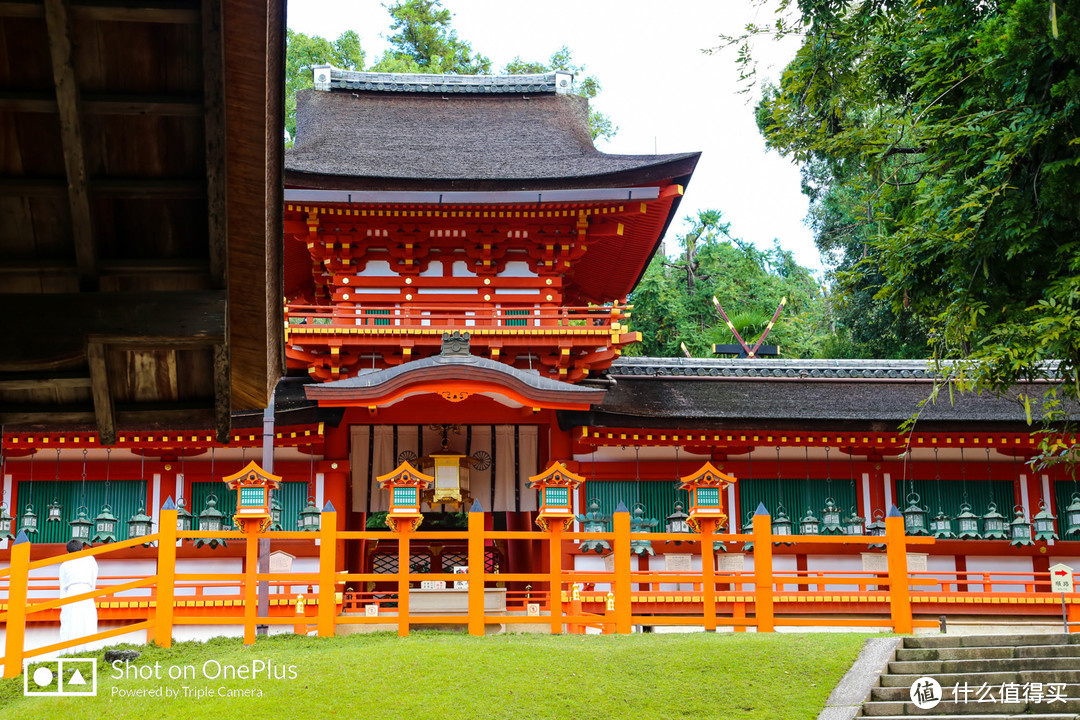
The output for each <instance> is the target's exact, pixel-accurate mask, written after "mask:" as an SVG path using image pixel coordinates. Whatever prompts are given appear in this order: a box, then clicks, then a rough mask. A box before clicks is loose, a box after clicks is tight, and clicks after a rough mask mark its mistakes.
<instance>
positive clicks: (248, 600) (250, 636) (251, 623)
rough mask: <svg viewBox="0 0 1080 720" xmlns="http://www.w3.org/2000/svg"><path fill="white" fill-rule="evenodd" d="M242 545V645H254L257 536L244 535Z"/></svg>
mask: <svg viewBox="0 0 1080 720" xmlns="http://www.w3.org/2000/svg"><path fill="white" fill-rule="evenodd" d="M244 543H245V544H246V546H245V553H244V644H245V645H254V644H255V618H256V616H257V615H258V610H259V594H258V590H259V584H258V582H256V581H255V573H256V572H258V570H259V534H258V533H256V532H247V533H244ZM321 590H322V588H321V587H320V591H321Z"/></svg>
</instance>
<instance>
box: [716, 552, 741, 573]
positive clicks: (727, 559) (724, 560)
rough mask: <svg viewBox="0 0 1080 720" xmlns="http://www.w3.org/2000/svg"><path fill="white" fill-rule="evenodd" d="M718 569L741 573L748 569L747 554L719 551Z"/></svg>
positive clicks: (717, 557) (718, 570)
mask: <svg viewBox="0 0 1080 720" xmlns="http://www.w3.org/2000/svg"><path fill="white" fill-rule="evenodd" d="M716 571H717V572H730V573H739V572H745V571H746V555H744V554H742V553H719V554H717V555H716Z"/></svg>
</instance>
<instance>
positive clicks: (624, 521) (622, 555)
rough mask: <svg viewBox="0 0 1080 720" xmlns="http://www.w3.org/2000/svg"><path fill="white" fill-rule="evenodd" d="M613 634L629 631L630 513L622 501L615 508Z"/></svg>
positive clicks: (630, 612)
mask: <svg viewBox="0 0 1080 720" xmlns="http://www.w3.org/2000/svg"><path fill="white" fill-rule="evenodd" d="M614 526H615V542H614V544H613V545H614V552H615V632H617V633H619V634H620V635H628V634H629V633H630V632H631V630H632V627H631V623H630V617H631V615H632V614H633V613H632V609H631V593H630V511H629V510H627V509H626V505H624V504H623V502H622V500H620V501H619V506H618V507H616V508H615V515H614Z"/></svg>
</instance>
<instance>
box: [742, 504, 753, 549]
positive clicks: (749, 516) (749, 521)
mask: <svg viewBox="0 0 1080 720" xmlns="http://www.w3.org/2000/svg"><path fill="white" fill-rule="evenodd" d="M753 529H754V511H753V510H748V511H747V512H746V521H745V522H744V523H743V532H745V533H747V534H750V533H751V532H753ZM742 551H743V552H744V553H745V552H754V541H753V540H747V541H746V542H744V543H743V546H742Z"/></svg>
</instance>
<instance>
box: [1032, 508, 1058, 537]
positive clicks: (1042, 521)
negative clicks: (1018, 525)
mask: <svg viewBox="0 0 1080 720" xmlns="http://www.w3.org/2000/svg"><path fill="white" fill-rule="evenodd" d="M1033 519H1034V524H1035V539H1036V540H1057V539H1058V536H1057V532H1056V530H1055V528H1054V521H1055V520H1057V518H1056V517H1055V516H1054V514H1053V513H1051V512H1050V508H1048V507H1046V502H1045V501H1043V500H1040V501H1039V512H1038V514H1036V515H1035V517H1034V518H1033Z"/></svg>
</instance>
